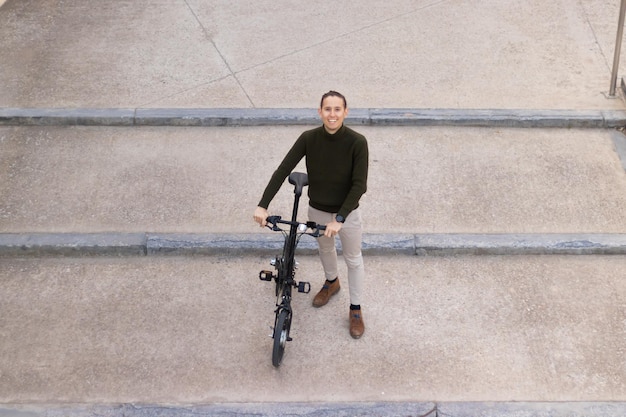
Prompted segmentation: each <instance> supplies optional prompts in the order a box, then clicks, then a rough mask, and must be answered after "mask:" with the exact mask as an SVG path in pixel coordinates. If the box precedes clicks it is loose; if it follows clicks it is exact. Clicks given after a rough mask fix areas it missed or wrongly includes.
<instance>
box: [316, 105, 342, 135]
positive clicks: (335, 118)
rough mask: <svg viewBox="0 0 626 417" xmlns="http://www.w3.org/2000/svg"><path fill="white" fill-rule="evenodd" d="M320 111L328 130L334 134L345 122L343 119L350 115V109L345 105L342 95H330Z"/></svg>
mask: <svg viewBox="0 0 626 417" xmlns="http://www.w3.org/2000/svg"><path fill="white" fill-rule="evenodd" d="M318 113H319V115H320V117H321V118H322V122H323V123H324V128H326V131H327V132H328V133H330V134H334V133H336V132H337V131H338V130H339V128H340V127H341V125H342V124H343V119H345V118H346V116H347V115H348V109H347V108H345V107H344V105H343V100H342V99H341V98H340V97H337V96H328V97H326V98H325V99H324V101H323V102H322V107H321V108H320V109H318Z"/></svg>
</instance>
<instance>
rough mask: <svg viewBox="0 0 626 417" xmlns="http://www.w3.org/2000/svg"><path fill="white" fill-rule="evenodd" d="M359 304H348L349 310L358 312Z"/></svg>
mask: <svg viewBox="0 0 626 417" xmlns="http://www.w3.org/2000/svg"><path fill="white" fill-rule="evenodd" d="M360 309H361V304H350V310H360Z"/></svg>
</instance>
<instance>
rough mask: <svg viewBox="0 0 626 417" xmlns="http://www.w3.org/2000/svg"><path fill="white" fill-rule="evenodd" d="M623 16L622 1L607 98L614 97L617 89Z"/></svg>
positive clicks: (624, 3)
mask: <svg viewBox="0 0 626 417" xmlns="http://www.w3.org/2000/svg"><path fill="white" fill-rule="evenodd" d="M624 14H626V0H622V4H621V6H620V8H619V19H618V23H617V37H616V39H615V54H614V55H613V70H612V72H611V87H610V88H609V96H610V97H614V96H615V89H616V87H617V70H618V68H619V55H620V51H621V49H622V35H623V33H624Z"/></svg>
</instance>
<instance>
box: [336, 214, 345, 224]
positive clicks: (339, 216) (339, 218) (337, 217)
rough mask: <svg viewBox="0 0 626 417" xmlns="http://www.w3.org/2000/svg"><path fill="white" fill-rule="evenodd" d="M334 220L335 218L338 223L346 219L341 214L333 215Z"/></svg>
mask: <svg viewBox="0 0 626 417" xmlns="http://www.w3.org/2000/svg"><path fill="white" fill-rule="evenodd" d="M335 220H337V221H338V222H339V223H343V222H345V221H346V219H345V218H344V217H343V216H342V215H341V214H338V215H337V216H335Z"/></svg>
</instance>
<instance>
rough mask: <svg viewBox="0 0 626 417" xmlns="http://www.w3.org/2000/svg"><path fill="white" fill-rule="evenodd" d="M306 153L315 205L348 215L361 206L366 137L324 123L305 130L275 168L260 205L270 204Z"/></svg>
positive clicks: (366, 161) (310, 188)
mask: <svg viewBox="0 0 626 417" xmlns="http://www.w3.org/2000/svg"><path fill="white" fill-rule="evenodd" d="M303 157H306V167H307V173H308V176H309V191H308V194H309V204H310V205H311V206H312V207H314V208H316V209H318V210H322V211H326V212H328V213H337V214H340V215H342V216H343V217H344V218H345V217H347V216H348V214H350V212H351V211H352V210H354V209H355V208H357V207H358V206H359V200H360V199H361V196H362V195H363V194H364V193H365V191H366V190H367V170H368V148H367V140H366V139H365V137H364V136H363V135H361V134H359V133H357V132H355V131H354V130H352V129H350V128H348V127H346V126H342V127H341V128H340V129H339V130H338V131H337V132H336V133H335V134H333V135H331V134H329V133H328V132H326V130H325V129H324V127H323V126H320V127H318V128H315V129H312V130H308V131H306V132H304V133H302V135H300V137H299V138H298V140H296V142H295V143H294V145H293V146H292V147H291V149H290V150H289V152H287V155H286V156H285V158H284V159H283V161H282V162H281V163H280V165H279V166H278V168H277V169H276V171H274V174H273V175H272V178H271V179H270V182H269V184H268V185H267V187H266V188H265V191H264V192H263V197H262V198H261V201H260V202H259V206H261V207H263V208H267V207H268V206H269V204H270V202H271V201H272V199H273V198H274V196H275V195H276V193H277V192H278V190H279V189H280V187H281V185H282V184H283V182H284V181H285V178H287V176H288V175H289V174H290V173H291V171H292V170H293V169H294V168H295V167H296V165H298V162H300V160H301V159H302V158H303Z"/></svg>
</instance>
